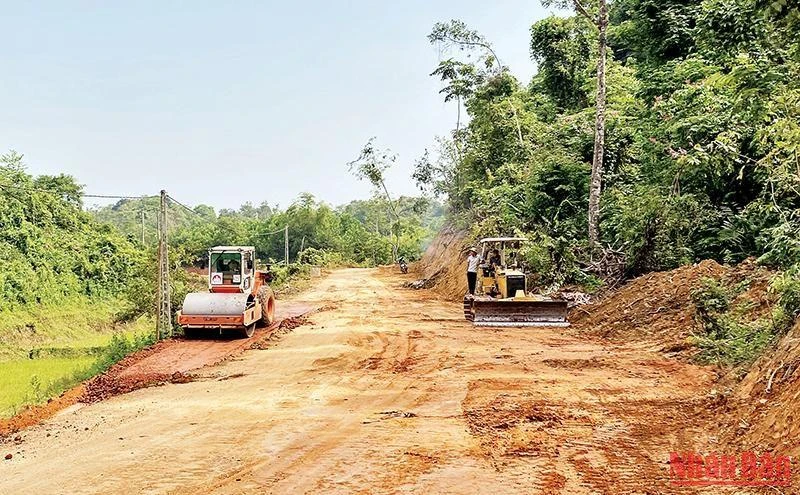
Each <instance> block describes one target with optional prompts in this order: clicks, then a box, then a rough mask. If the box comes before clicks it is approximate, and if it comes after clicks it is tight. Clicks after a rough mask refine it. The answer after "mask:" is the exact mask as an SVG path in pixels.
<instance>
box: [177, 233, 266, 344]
mask: <svg viewBox="0 0 800 495" xmlns="http://www.w3.org/2000/svg"><path fill="white" fill-rule="evenodd" d="M271 280H272V274H271V273H270V272H269V271H262V270H256V258H255V248H254V247H252V246H216V247H213V248H211V249H209V250H208V292H192V293H189V294H187V295H186V298H185V299H184V301H183V307H182V309H181V311H180V312H179V313H178V324H180V325H181V327H182V328H183V331H184V333H185V334H187V335H189V334H191V333H192V331H193V330H196V329H201V328H212V329H218V330H219V331H220V332H221V331H223V330H235V331H238V332H240V333H242V334H243V335H244V336H246V337H251V336H252V335H253V333H254V332H255V328H256V326H257V325H259V324H261V325H264V326H269V325H271V324H272V323H273V322H274V321H275V294H274V293H273V292H272V289H270V287H269V282H270V281H271Z"/></svg>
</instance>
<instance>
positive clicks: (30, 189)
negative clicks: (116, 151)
mask: <svg viewBox="0 0 800 495" xmlns="http://www.w3.org/2000/svg"><path fill="white" fill-rule="evenodd" d="M0 187H2V188H4V189H17V190H19V191H26V192H41V193H47V194H55V195H57V196H64V195H66V194H70V193H69V192H64V191H53V190H52V189H43V188H40V187H29V186H17V185H13V184H0ZM77 195H78V196H80V197H82V198H101V199H147V198H157V197H158V196H119V195H115V194H89V193H83V192H78V193H77Z"/></svg>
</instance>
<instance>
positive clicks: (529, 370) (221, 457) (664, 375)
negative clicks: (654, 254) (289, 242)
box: [0, 269, 712, 494]
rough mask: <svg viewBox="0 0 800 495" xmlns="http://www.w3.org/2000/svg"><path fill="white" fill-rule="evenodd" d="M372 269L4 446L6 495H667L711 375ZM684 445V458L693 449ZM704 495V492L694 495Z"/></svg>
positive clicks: (334, 279) (329, 280)
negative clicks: (183, 364)
mask: <svg viewBox="0 0 800 495" xmlns="http://www.w3.org/2000/svg"><path fill="white" fill-rule="evenodd" d="M400 281H401V280H400V279H399V278H398V277H397V276H394V275H390V274H389V273H388V272H382V271H380V270H367V269H351V270H342V271H337V272H334V273H333V274H331V275H330V276H328V277H326V278H325V279H323V280H322V281H321V282H320V283H319V284H318V286H317V287H316V288H315V289H313V290H311V291H310V292H307V293H305V294H303V295H302V296H301V297H300V298H299V299H302V300H303V301H304V302H306V303H309V304H313V305H317V306H324V307H325V309H324V310H323V311H320V312H318V313H315V314H313V315H312V316H311V317H310V322H311V323H310V324H308V325H305V326H302V327H299V328H296V329H294V330H293V331H292V332H291V333H288V334H285V335H283V336H281V337H280V338H279V339H278V340H276V341H275V342H273V343H272V344H271V345H270V346H269V348H267V349H264V350H250V351H246V352H245V353H243V354H241V355H240V356H238V357H236V358H234V359H232V360H228V361H226V362H224V363H221V364H219V365H216V366H212V367H208V368H205V369H203V370H202V371H201V372H200V373H199V376H198V377H197V379H196V380H195V381H192V382H189V383H182V384H168V385H164V386H160V387H154V388H147V389H142V390H138V391H135V392H132V393H129V394H125V395H121V396H117V397H114V398H111V399H109V400H106V401H103V402H99V403H96V404H91V405H82V406H81V405H78V406H74V407H73V408H71V409H69V410H66V411H63V412H62V413H60V414H59V415H57V416H56V417H55V418H53V419H52V420H50V421H48V422H46V423H44V424H42V425H39V426H36V427H33V428H31V429H29V430H26V431H24V432H23V433H22V434H21V437H22V438H21V440H20V441H19V442H17V443H15V442H13V441H7V442H6V443H4V444H0V454H5V453H6V452H10V453H13V454H14V456H13V458H12V459H11V460H7V461H2V460H0V493H2V494H6V493H23V492H25V493H38V494H44V493H125V494H128V493H174V494H184V493H218V494H237V493H364V494H367V493H470V494H474V493H492V494H499V493H503V494H513V493H525V494H530V493H547V494H550V493H564V494H581V493H585V494H591V493H615V494H616V493H670V492H674V491H675V489H674V488H673V487H671V486H670V485H669V481H668V468H669V466H668V464H667V462H666V461H667V459H668V454H669V452H670V450H674V449H677V448H691V447H692V442H694V441H697V440H698V439H700V438H704V437H705V435H704V434H702V433H701V432H700V431H699V430H697V431H695V428H697V426H695V424H694V423H693V421H692V418H691V414H690V411H691V408H690V406H691V405H692V404H694V403H695V402H696V401H697V400H698V398H699V396H701V395H703V394H705V393H706V392H707V390H708V389H709V385H710V383H711V380H712V376H711V374H710V373H709V372H707V371H705V370H704V369H703V368H700V367H695V366H690V365H686V364H681V363H679V362H677V361H671V360H668V359H665V358H663V357H661V356H659V355H657V354H654V353H651V352H649V351H647V350H644V349H643V348H641V347H637V346H636V345H630V346H626V347H620V346H610V345H608V344H602V343H599V342H590V341H587V340H586V339H585V338H581V337H579V336H577V335H573V334H572V333H571V331H569V330H566V331H565V330H564V329H531V328H527V329H513V328H510V329H497V330H494V329H476V328H473V327H472V326H471V325H469V324H468V323H467V322H465V321H463V320H462V316H461V307H460V305H459V304H453V303H448V302H442V301H438V300H436V299H435V298H434V297H433V296H432V295H431V294H430V293H427V292H424V291H411V290H407V289H402V288H400ZM687 442H688V443H687ZM691 493H696V492H691Z"/></svg>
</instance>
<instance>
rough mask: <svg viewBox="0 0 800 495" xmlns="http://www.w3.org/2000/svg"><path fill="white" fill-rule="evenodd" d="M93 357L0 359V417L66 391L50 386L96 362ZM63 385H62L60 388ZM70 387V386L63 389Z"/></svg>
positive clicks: (8, 415) (11, 414)
mask: <svg viewBox="0 0 800 495" xmlns="http://www.w3.org/2000/svg"><path fill="white" fill-rule="evenodd" d="M95 359H96V358H95V357H93V356H89V355H87V356H83V357H74V358H44V359H16V360H13V361H5V362H0V417H10V416H13V415H14V413H16V412H17V411H18V410H19V409H20V408H21V407H22V406H24V405H27V404H35V403H39V402H43V401H45V400H47V399H48V398H49V397H51V396H53V395H58V394H59V393H61V392H63V391H64V390H59V391H55V390H53V395H50V389H51V388H53V386H54V385H55V384H57V383H59V382H61V381H63V380H64V378H67V377H71V376H74V375H76V374H80V372H82V371H83V370H86V369H88V368H89V367H90V366H91V365H92V363H94V361H95ZM58 388H60V387H58ZM66 388H69V385H67V386H66V387H64V389H66Z"/></svg>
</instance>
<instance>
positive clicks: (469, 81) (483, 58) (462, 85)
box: [428, 19, 524, 145]
mask: <svg viewBox="0 0 800 495" xmlns="http://www.w3.org/2000/svg"><path fill="white" fill-rule="evenodd" d="M428 41H430V42H431V44H433V45H437V46H439V48H440V49H441V50H449V49H451V48H458V49H459V50H461V51H466V52H469V53H470V54H471V53H474V52H476V51H477V53H478V55H479V60H478V66H477V67H478V69H479V70H475V69H468V67H467V66H468V65H469V64H464V63H458V62H454V61H453V59H448V60H444V61H442V62H440V63H439V67H437V68H436V70H435V71H433V73H432V74H431V75H438V76H440V77H441V78H442V81H451V83H450V84H449V85H448V86H447V87H445V88H444V89H443V90H442V93H444V94H445V101H448V98H449V99H452V98H453V97H454V96H455V97H456V98H457V101H458V103H459V124H460V120H461V119H460V117H461V113H460V104H461V98H462V97H466V96H469V95H470V94H471V93H472V91H473V88H474V86H475V85H477V84H480V83H481V82H483V81H484V80H485V79H489V78H492V77H497V76H501V75H503V73H505V72H506V70H507V69H506V67H505V66H503V64H502V63H501V62H500V58H499V57H498V56H497V52H495V51H494V47H492V44H491V43H489V41H488V40H486V38H484V37H483V35H481V34H480V33H479V32H478V31H475V30H474V29H469V28H468V27H467V25H466V24H465V23H464V21H460V20H458V19H453V20H451V21H450V22H437V23H436V24H435V25H434V26H433V29H432V30H431V33H430V34H429V35H428ZM468 56H469V55H468ZM480 66H483V67H482V68H481V67H480ZM506 101H508V105H509V107H510V109H511V115H512V116H513V118H514V123H515V125H516V129H517V138H518V139H519V143H520V145H524V140H523V138H522V126H521V125H520V122H519V116H518V115H517V108H516V107H515V106H514V104H513V103H512V102H511V100H506ZM456 138H458V136H456Z"/></svg>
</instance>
